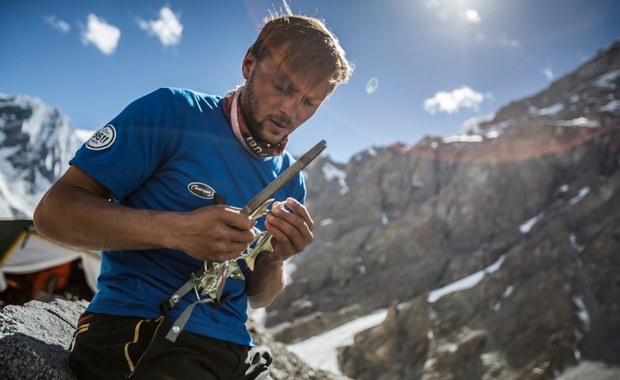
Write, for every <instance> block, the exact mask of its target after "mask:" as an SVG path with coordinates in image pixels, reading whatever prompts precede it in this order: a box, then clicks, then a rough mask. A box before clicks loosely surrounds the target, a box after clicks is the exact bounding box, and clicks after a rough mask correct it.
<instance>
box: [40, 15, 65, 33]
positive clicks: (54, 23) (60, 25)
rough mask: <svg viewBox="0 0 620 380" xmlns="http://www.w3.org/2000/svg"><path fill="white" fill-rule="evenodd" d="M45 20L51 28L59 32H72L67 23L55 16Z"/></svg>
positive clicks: (46, 17) (47, 17)
mask: <svg viewBox="0 0 620 380" xmlns="http://www.w3.org/2000/svg"><path fill="white" fill-rule="evenodd" d="M43 19H44V20H45V22H46V23H47V24H48V25H49V26H51V27H52V28H54V29H56V30H57V31H59V32H62V33H68V32H69V31H70V30H71V26H70V25H69V24H68V23H67V22H66V21H63V20H58V19H57V18H56V16H54V15H51V16H45V17H44V18H43Z"/></svg>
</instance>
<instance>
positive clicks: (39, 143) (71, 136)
mask: <svg viewBox="0 0 620 380" xmlns="http://www.w3.org/2000/svg"><path fill="white" fill-rule="evenodd" d="M80 145H81V141H80V139H79V138H78V137H77V136H76V134H75V132H74V130H73V129H72V128H71V122H70V121H69V119H68V118H67V117H66V116H65V115H64V114H62V112H61V111H59V110H58V109H56V108H53V107H50V106H48V105H47V104H45V103H43V101H41V100H40V99H37V98H32V97H28V96H10V95H1V94H0V200H1V201H0V218H3V219H17V218H31V217H32V212H33V211H34V208H35V207H36V205H37V203H38V202H39V200H40V199H41V197H42V196H43V194H44V193H45V191H47V189H48V188H49V187H50V185H51V184H52V183H53V182H54V181H55V180H56V179H57V178H58V177H59V176H60V174H62V173H63V172H64V171H65V170H66V169H67V167H68V162H69V159H70V158H71V157H73V154H74V153H75V151H76V149H77V148H78V147H79V146H80Z"/></svg>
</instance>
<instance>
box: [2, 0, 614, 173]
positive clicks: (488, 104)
mask: <svg viewBox="0 0 620 380" xmlns="http://www.w3.org/2000/svg"><path fill="white" fill-rule="evenodd" d="M289 6H290V8H291V10H292V11H293V12H294V13H297V14H304V15H308V16H314V17H317V18H320V19H323V20H324V21H325V23H326V24H327V26H328V28H330V29H331V30H332V31H333V32H334V33H335V34H336V35H337V36H338V38H339V40H340V42H341V44H342V46H343V48H344V49H345V50H346V52H347V56H348V58H349V60H350V61H351V62H352V63H353V64H354V65H355V67H356V68H355V72H354V74H353V76H352V78H351V80H350V81H349V83H348V84H345V85H342V86H340V87H339V88H337V89H336V90H335V92H334V93H333V94H332V95H331V96H330V97H329V98H328V99H327V100H326V101H325V102H324V103H323V104H322V106H321V107H320V108H319V110H318V111H317V113H316V115H315V116H314V117H313V118H312V119H310V120H309V121H308V122H306V124H304V125H303V126H302V127H301V128H300V129H298V130H297V131H295V132H294V134H293V135H292V136H291V142H290V144H289V150H290V151H291V153H293V154H295V155H300V154H302V153H303V152H304V151H305V150H307V149H309V148H310V147H312V146H313V145H314V144H315V143H316V142H318V141H320V140H321V139H325V140H326V141H327V144H328V147H327V149H326V154H327V155H329V156H330V157H331V158H332V159H334V160H336V161H339V162H343V163H345V162H347V161H348V160H349V159H351V157H353V156H354V155H355V154H357V153H359V152H361V151H363V150H365V149H367V148H370V147H383V146H387V145H391V144H394V143H397V142H400V143H404V144H408V145H415V144H416V143H417V142H419V141H420V140H421V139H422V138H424V137H425V136H441V137H447V136H452V135H456V134H458V133H459V131H460V130H461V128H462V126H463V125H464V124H465V123H466V122H468V121H469V120H472V119H478V118H483V117H488V116H489V115H492V114H493V113H494V112H496V111H497V110H498V109H499V108H501V107H502V106H505V105H507V104H508V103H510V102H511V101H514V100H519V99H522V98H524V97H527V96H531V95H534V94H535V93H538V92H540V91H542V90H544V89H545V88H546V87H548V86H549V84H550V83H551V82H553V81H554V80H556V79H558V78H560V77H562V76H563V75H565V74H567V73H569V72H571V71H573V70H575V69H576V68H577V67H579V66H580V65H581V64H583V63H584V62H585V61H587V60H588V59H590V58H592V57H594V56H595V55H596V53H597V51H599V50H600V49H602V48H604V47H606V46H609V45H610V44H611V43H613V42H614V41H616V40H618V39H620V22H619V19H620V17H619V16H620V1H617V0H358V1H344V0H289ZM281 8H282V2H281V0H245V1H243V0H239V1H223V0H219V1H217V0H201V1H199V0H166V1H158V0H148V1H147V0H133V1H125V0H109V1H94V0H80V1H75V0H74V1H66V0H56V1H50V0H47V1H45V0H39V1H34V0H21V1H17V0H0V51H1V52H2V53H1V54H2V58H1V59H0V93H3V94H7V95H18V94H21V95H29V96H34V97H38V98H40V99H42V100H43V101H44V102H46V103H47V104H49V105H51V106H54V107H57V108H59V109H60V110H61V111H62V112H64V113H65V114H66V115H67V116H68V117H69V118H70V119H71V122H72V125H73V126H74V127H75V128H77V129H86V130H93V131H94V130H97V129H99V128H101V127H103V126H105V124H107V122H108V121H109V120H111V119H112V118H113V117H114V116H116V115H117V114H118V113H119V112H120V111H121V110H122V109H123V108H124V107H125V106H126V105H127V104H129V103H130V102H131V101H133V100H135V99H136V98H138V97H140V96H142V95H145V94H147V93H149V92H151V91H153V90H155V89H157V88H159V87H162V86H172V87H182V88H191V89H194V90H197V91H201V92H206V93H209V94H219V95H221V94H224V93H226V92H228V91H229V90H231V89H232V88H234V87H235V86H236V85H239V84H242V83H243V77H242V75H241V60H242V58H243V55H244V54H245V52H246V51H247V48H248V47H249V46H250V45H251V44H252V43H253V42H254V40H255V39H256V36H257V34H258V31H259V29H260V26H261V25H262V23H263V20H264V19H265V17H268V16H269V14H270V13H273V12H274V10H276V11H278V10H280V9H281Z"/></svg>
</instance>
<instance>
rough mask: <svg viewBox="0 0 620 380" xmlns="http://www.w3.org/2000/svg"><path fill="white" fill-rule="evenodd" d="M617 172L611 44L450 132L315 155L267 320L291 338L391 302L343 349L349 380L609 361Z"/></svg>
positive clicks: (618, 54)
mask: <svg viewBox="0 0 620 380" xmlns="http://www.w3.org/2000/svg"><path fill="white" fill-rule="evenodd" d="M619 166H620V42H619V43H615V44H613V45H611V46H609V47H608V48H606V49H603V50H601V51H600V52H599V54H598V55H597V56H596V57H594V58H593V59H592V60H590V61H588V62H586V63H584V64H583V65H582V66H580V67H578V68H577V69H576V70H575V71H574V72H572V73H570V74H568V75H566V76H564V77H562V78H559V79H558V80H557V81H555V82H554V83H552V84H551V85H550V86H549V87H548V88H547V89H544V90H543V91H541V92H540V93H538V94H535V95H533V96H530V97H527V98H524V99H521V100H518V101H514V102H512V103H510V104H508V105H507V106H505V107H502V108H501V109H499V110H498V111H497V112H496V114H495V115H493V116H492V117H490V118H488V119H487V120H484V121H479V122H478V123H476V124H473V125H469V126H468V128H466V130H464V131H463V135H460V136H452V137H444V138H442V137H432V136H429V137H426V138H424V139H422V141H420V142H419V143H418V144H416V145H415V146H407V145H404V144H394V145H392V146H387V147H380V148H379V147H375V148H371V149H368V150H366V151H364V152H361V153H359V154H358V155H357V156H355V157H354V158H353V159H352V160H351V161H350V162H348V163H346V164H339V163H335V162H332V161H331V160H330V159H329V158H325V157H323V158H321V161H319V162H315V163H313V164H312V165H311V166H310V167H309V169H308V170H307V171H306V175H307V177H308V183H309V186H310V187H309V196H308V207H309V209H310V211H311V214H312V215H313V218H314V220H315V222H316V227H315V242H314V243H313V244H312V245H311V246H310V247H309V248H308V249H307V250H306V252H304V254H302V255H299V256H296V257H295V258H294V260H293V262H292V265H291V272H292V273H291V281H290V284H289V285H288V288H287V290H286V292H284V293H283V294H282V295H281V296H280V297H279V298H278V299H277V300H276V302H275V304H273V305H272V306H271V307H269V309H268V313H267V319H266V325H267V327H268V329H269V330H270V331H271V332H272V333H273V334H274V336H275V337H276V338H277V339H279V340H281V341H284V342H289V343H293V342H300V341H303V340H304V339H306V338H308V337H311V336H314V335H316V334H318V333H320V332H322V331H325V330H327V329H330V328H333V327H335V326H338V325H340V324H342V323H345V322H348V321H351V320H353V319H355V318H358V317H360V316H364V315H368V314H370V313H371V312H373V311H375V310H377V309H382V308H389V311H388V314H387V317H386V319H385V321H384V322H383V323H381V324H380V325H378V326H376V327H374V328H371V329H369V330H366V331H364V332H362V333H359V334H357V335H356V337H355V340H354V343H353V345H351V346H348V347H344V348H341V350H340V353H339V362H340V366H341V368H342V370H343V372H344V373H345V374H346V375H348V376H350V377H352V378H356V379H378V378H381V379H419V378H422V379H548V378H553V377H555V376H557V375H558V374H560V373H562V372H563V371H564V370H565V369H566V368H567V367H568V366H572V365H577V364H579V363H581V362H584V361H599V362H603V363H606V364H609V365H613V366H616V367H618V366H620V355H618V352H620V276H619V275H618V273H620V255H618V253H619V252H620V227H619V226H620V213H618V212H617V210H620V193H619V189H620V171H619V170H618V168H619ZM616 374H618V373H617V372H616Z"/></svg>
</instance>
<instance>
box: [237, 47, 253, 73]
mask: <svg viewBox="0 0 620 380" xmlns="http://www.w3.org/2000/svg"><path fill="white" fill-rule="evenodd" d="M255 64H256V58H255V57H254V54H252V49H251V48H250V49H248V51H247V53H245V57H243V63H242V64H241V73H242V74H243V78H244V79H248V78H249V77H250V73H251V72H252V70H254V65H255Z"/></svg>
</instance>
